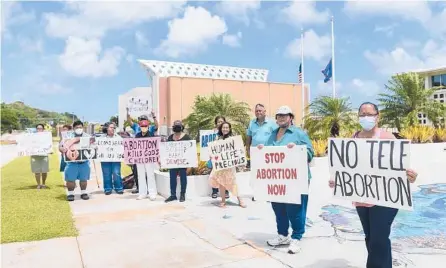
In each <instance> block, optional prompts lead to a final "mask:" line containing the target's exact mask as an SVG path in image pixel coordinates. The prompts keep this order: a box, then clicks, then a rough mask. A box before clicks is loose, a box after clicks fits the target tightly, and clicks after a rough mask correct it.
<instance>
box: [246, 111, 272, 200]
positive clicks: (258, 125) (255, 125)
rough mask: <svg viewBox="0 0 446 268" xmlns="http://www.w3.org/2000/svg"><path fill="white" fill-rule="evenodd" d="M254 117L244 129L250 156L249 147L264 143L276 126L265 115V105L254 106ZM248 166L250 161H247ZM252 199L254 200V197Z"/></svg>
mask: <svg viewBox="0 0 446 268" xmlns="http://www.w3.org/2000/svg"><path fill="white" fill-rule="evenodd" d="M254 110H255V115H256V118H254V119H252V120H251V121H250V122H249V125H248V130H247V131H246V135H247V137H246V152H247V154H248V157H249V156H250V147H251V146H257V145H259V144H265V143H266V141H267V140H268V138H269V136H270V135H271V133H272V132H273V130H274V129H276V128H277V124H276V122H274V120H272V119H270V118H267V117H266V109H265V106H264V105H263V104H261V103H259V104H257V105H256V106H255V107H254ZM247 166H248V167H250V166H251V162H250V161H248V165H247ZM252 201H255V199H254V197H253V198H252Z"/></svg>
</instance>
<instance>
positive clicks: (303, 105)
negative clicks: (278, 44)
mask: <svg viewBox="0 0 446 268" xmlns="http://www.w3.org/2000/svg"><path fill="white" fill-rule="evenodd" d="M300 53H301V55H300V56H301V64H302V65H301V66H302V70H301V71H302V74H301V75H302V83H301V85H300V89H301V91H302V126H303V124H304V117H305V71H304V70H305V68H304V30H303V28H301V33H300Z"/></svg>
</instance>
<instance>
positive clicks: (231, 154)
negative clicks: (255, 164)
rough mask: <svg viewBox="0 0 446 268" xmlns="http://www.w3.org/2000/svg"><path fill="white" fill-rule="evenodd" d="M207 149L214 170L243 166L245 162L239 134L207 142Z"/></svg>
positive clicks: (244, 150)
mask: <svg viewBox="0 0 446 268" xmlns="http://www.w3.org/2000/svg"><path fill="white" fill-rule="evenodd" d="M208 149H209V155H210V156H211V160H212V167H213V168H214V169H215V170H223V169H229V168H234V167H238V166H244V165H246V163H247V159H246V149H245V146H244V145H243V140H242V137H241V136H234V137H230V138H226V139H224V140H216V141H214V142H212V143H210V144H209V148H208Z"/></svg>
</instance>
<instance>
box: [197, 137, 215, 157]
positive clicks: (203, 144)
mask: <svg viewBox="0 0 446 268" xmlns="http://www.w3.org/2000/svg"><path fill="white" fill-rule="evenodd" d="M216 139H217V132H215V130H200V160H201V161H209V151H208V146H209V143H210V142H213V141H215V140H216Z"/></svg>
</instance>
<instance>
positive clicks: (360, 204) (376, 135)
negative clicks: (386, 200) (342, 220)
mask: <svg viewBox="0 0 446 268" xmlns="http://www.w3.org/2000/svg"><path fill="white" fill-rule="evenodd" d="M358 134H359V131H358V132H356V133H355V135H353V138H354V139H357V138H358ZM380 138H381V129H379V128H378V129H377V130H376V132H375V134H374V135H373V137H372V139H380ZM352 203H353V206H354V207H367V208H370V207H374V206H375V205H371V204H367V203H361V202H352Z"/></svg>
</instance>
